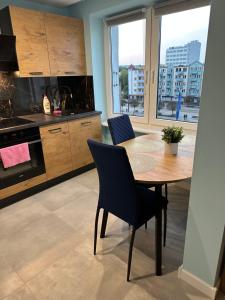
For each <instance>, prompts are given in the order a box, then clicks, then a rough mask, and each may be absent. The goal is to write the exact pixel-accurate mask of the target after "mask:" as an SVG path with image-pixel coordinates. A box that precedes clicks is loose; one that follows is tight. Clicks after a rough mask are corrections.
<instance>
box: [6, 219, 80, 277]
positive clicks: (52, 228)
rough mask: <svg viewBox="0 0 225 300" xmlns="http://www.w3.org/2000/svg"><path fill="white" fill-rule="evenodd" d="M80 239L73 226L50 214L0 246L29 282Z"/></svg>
mask: <svg viewBox="0 0 225 300" xmlns="http://www.w3.org/2000/svg"><path fill="white" fill-rule="evenodd" d="M78 238H79V236H77V235H76V234H75V233H74V231H73V229H72V228H71V227H70V226H68V225H67V224H65V223H64V222H63V221H62V220H60V219H59V218H57V217H56V216H54V215H48V216H47V217H43V218H41V219H39V220H38V221H36V222H33V223H32V224H29V225H28V226H27V227H26V228H24V229H23V230H21V231H19V232H17V233H16V234H14V235H11V236H9V237H8V238H7V239H5V240H1V243H0V245H2V252H3V253H4V256H5V258H6V260H7V262H8V263H9V264H10V266H11V267H12V268H13V269H14V270H15V271H16V272H17V273H18V274H19V276H20V277H21V278H22V279H23V280H24V281H27V280H29V279H30V278H32V277H33V276H35V275H36V274H38V273H39V272H40V271H42V270H43V269H45V268H46V267H47V266H48V265H50V264H51V263H52V262H54V260H56V259H58V258H59V257H61V256H62V255H63V251H67V250H69V249H71V247H74V245H75V244H76V242H77V241H78Z"/></svg>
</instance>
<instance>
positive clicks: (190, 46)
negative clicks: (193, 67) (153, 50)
mask: <svg viewBox="0 0 225 300" xmlns="http://www.w3.org/2000/svg"><path fill="white" fill-rule="evenodd" d="M200 51H201V43H200V42H199V41H197V40H195V41H191V42H189V43H187V44H186V45H184V46H176V47H169V48H168V49H167V50H166V65H176V66H177V65H190V64H192V63H194V62H196V61H199V59H200Z"/></svg>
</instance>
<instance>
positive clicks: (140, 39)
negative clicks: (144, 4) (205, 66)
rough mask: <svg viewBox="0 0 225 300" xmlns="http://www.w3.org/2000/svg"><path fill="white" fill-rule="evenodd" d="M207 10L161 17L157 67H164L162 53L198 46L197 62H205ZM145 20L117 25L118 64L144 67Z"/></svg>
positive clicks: (206, 8) (204, 8)
mask: <svg viewBox="0 0 225 300" xmlns="http://www.w3.org/2000/svg"><path fill="white" fill-rule="evenodd" d="M209 15H210V6H206V7H201V8H197V9H192V10H187V11H183V12H180V13H175V14H169V15H165V16H163V17H162V25H161V47H160V63H165V56H166V49H167V48H168V47H172V46H183V45H185V44H186V43H188V42H190V41H193V40H198V41H200V42H201V54H200V61H201V62H203V63H204V61H205V50H206V42H207V34H208V23H209ZM144 53H145V20H139V21H135V22H130V23H126V24H122V25H119V64H120V65H129V64H134V65H144V61H145V55H144Z"/></svg>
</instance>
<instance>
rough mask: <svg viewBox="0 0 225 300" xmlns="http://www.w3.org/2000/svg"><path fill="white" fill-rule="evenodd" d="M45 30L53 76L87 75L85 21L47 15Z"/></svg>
mask: <svg viewBox="0 0 225 300" xmlns="http://www.w3.org/2000/svg"><path fill="white" fill-rule="evenodd" d="M45 29H46V35H47V44H48V52H49V62H50V71H51V75H52V76H67V75H70V76H71V75H85V74H86V60H85V48H84V28H83V21H82V20H79V19H74V18H70V17H64V16H59V15H54V14H48V13H46V14H45Z"/></svg>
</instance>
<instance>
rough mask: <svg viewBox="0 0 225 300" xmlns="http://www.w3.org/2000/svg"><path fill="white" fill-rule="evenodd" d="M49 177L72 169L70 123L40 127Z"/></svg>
mask: <svg viewBox="0 0 225 300" xmlns="http://www.w3.org/2000/svg"><path fill="white" fill-rule="evenodd" d="M40 133H41V141H42V147H43V153H44V160H45V168H46V174H47V178H48V179H52V178H55V177H58V176H60V175H63V174H65V173H68V172H70V171H72V159H71V147H70V135H69V130H68V123H67V122H65V123H58V124H54V125H49V126H44V127H41V128H40Z"/></svg>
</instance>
